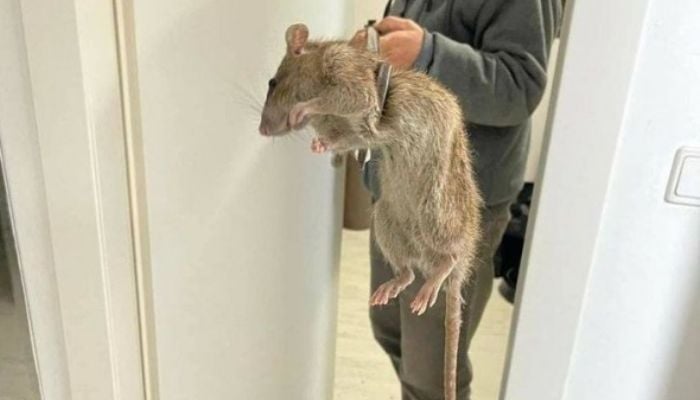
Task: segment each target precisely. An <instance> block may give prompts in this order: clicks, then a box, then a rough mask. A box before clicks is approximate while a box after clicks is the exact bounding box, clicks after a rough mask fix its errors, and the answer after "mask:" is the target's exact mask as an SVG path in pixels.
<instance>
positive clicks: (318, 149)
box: [311, 137, 330, 153]
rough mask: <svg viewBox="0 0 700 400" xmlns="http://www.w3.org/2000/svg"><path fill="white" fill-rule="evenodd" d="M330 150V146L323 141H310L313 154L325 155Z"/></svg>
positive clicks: (319, 139)
mask: <svg viewBox="0 0 700 400" xmlns="http://www.w3.org/2000/svg"><path fill="white" fill-rule="evenodd" d="M329 148H330V145H329V144H328V143H326V142H325V141H324V140H323V139H321V138H318V137H315V138H313V140H312V141H311V151H313V152H314V153H325V152H326V151H328V149H329Z"/></svg>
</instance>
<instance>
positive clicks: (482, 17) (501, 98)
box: [419, 0, 561, 126]
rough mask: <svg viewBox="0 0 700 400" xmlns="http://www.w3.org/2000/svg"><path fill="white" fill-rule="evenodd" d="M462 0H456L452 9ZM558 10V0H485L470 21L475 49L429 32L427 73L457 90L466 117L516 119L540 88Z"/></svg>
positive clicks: (487, 121)
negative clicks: (465, 111) (475, 44)
mask: <svg viewBox="0 0 700 400" xmlns="http://www.w3.org/2000/svg"><path fill="white" fill-rule="evenodd" d="M464 3H466V2H461V1H457V2H456V4H455V8H454V10H455V11H454V12H455V13H461V11H462V10H461V9H460V5H461V4H464ZM555 3H556V4H555ZM560 14H561V10H560V5H559V0H484V5H483V6H482V9H481V10H480V11H479V14H478V15H477V17H476V18H477V19H476V23H475V26H476V27H477V28H478V31H476V32H474V34H475V38H476V39H477V42H478V43H479V46H478V48H475V47H472V46H470V45H468V44H464V43H459V42H456V41H454V40H452V39H450V38H448V37H446V36H444V35H442V34H440V33H428V34H426V37H425V39H424V43H425V42H429V44H428V46H430V45H432V57H427V58H428V59H429V61H427V65H426V70H427V73H428V74H429V75H431V76H434V77H435V78H437V79H438V80H439V81H441V82H442V83H443V84H445V85H446V86H447V87H449V88H450V89H451V90H452V91H453V92H455V94H457V96H458V97H459V99H460V100H461V101H462V102H463V103H464V107H465V109H466V110H467V112H468V113H469V115H467V119H468V120H469V121H470V122H474V123H477V124H482V125H490V126H510V125H517V124H520V123H522V122H523V121H525V120H526V119H527V118H528V117H529V116H530V115H531V114H532V113H533V112H534V110H535V108H536V107H537V105H538V104H539V102H540V99H541V98H542V95H543V93H544V89H545V86H546V84H547V71H546V68H547V61H548V58H549V50H550V46H551V43H552V40H553V36H554V33H555V32H556V25H557V24H558V18H559V15H560ZM419 60H420V57H419ZM424 62H425V61H424Z"/></svg>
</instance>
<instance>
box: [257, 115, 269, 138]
mask: <svg viewBox="0 0 700 400" xmlns="http://www.w3.org/2000/svg"><path fill="white" fill-rule="evenodd" d="M258 132H260V134H261V135H263V136H270V121H269V120H268V119H267V118H265V116H264V115H263V116H262V117H261V118H260V126H259V127H258Z"/></svg>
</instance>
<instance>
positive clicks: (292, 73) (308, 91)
mask: <svg viewBox="0 0 700 400" xmlns="http://www.w3.org/2000/svg"><path fill="white" fill-rule="evenodd" d="M308 38H309V29H308V28H307V27H306V25H303V24H294V25H292V26H290V27H289V28H287V32H286V33H285V39H286V41H287V54H285V56H284V58H283V59H282V62H281V63H280V66H279V68H278V69H277V72H276V73H275V76H274V77H272V79H270V81H269V83H268V89H267V98H266V99H265V107H264V108H263V111H262V116H261V118H260V134H262V135H264V136H277V135H283V134H285V133H288V132H289V131H290V130H291V129H292V127H290V126H289V122H288V115H289V111H290V110H291V109H292V107H293V106H294V105H295V104H296V103H299V102H302V101H306V100H309V99H310V98H312V97H314V95H315V94H316V92H317V91H318V90H319V85H320V80H321V77H320V76H319V70H320V63H321V55H320V54H319V52H318V51H314V50H316V49H315V48H316V47H317V46H318V45H317V44H315V43H309V42H308Z"/></svg>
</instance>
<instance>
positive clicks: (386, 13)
mask: <svg viewBox="0 0 700 400" xmlns="http://www.w3.org/2000/svg"><path fill="white" fill-rule="evenodd" d="M392 3H394V1H393V0H389V1H387V2H386V7H384V14H383V15H382V17H383V18H386V17H387V16H388V15H389V12H391V4H392Z"/></svg>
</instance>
